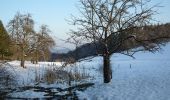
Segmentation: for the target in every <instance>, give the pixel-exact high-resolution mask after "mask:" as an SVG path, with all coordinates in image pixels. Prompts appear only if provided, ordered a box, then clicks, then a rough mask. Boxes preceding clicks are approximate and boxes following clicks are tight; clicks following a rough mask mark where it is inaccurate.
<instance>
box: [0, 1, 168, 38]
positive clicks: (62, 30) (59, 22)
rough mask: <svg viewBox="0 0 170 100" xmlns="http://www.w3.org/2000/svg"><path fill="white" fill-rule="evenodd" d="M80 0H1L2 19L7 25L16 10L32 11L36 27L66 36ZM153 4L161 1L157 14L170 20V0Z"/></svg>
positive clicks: (163, 19)
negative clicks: (46, 26)
mask: <svg viewBox="0 0 170 100" xmlns="http://www.w3.org/2000/svg"><path fill="white" fill-rule="evenodd" d="M78 1H79V0H0V20H2V21H3V23H4V25H5V26H6V25H7V23H8V22H9V20H11V19H12V18H13V17H14V15H15V14H16V12H18V11H19V12H20V13H23V14H25V13H31V14H32V17H33V19H34V21H35V26H36V29H37V27H39V26H40V25H41V24H46V25H48V26H49V28H50V29H51V31H52V32H53V35H54V36H55V37H58V38H63V39H64V38H65V37H66V35H65V34H66V33H67V32H68V31H69V29H70V28H71V26H70V25H68V22H67V21H66V19H69V18H70V15H71V14H73V15H77V14H78V10H77V7H76V4H78ZM152 2H153V4H156V3H159V2H160V3H161V5H162V6H164V7H161V8H159V9H157V10H158V12H159V13H160V14H159V15H157V16H156V18H157V20H159V21H160V22H161V23H165V22H170V0H152Z"/></svg>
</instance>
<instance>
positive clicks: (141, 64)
mask: <svg viewBox="0 0 170 100" xmlns="http://www.w3.org/2000/svg"><path fill="white" fill-rule="evenodd" d="M169 48H170V45H167V46H166V47H165V48H164V52H161V53H156V54H151V53H141V52H140V53H138V54H136V57H137V59H132V58H129V57H126V56H123V55H119V54H115V55H113V56H112V58H111V65H112V70H113V73H112V75H113V79H112V82H110V83H109V84H104V83H102V81H103V80H102V78H101V77H102V75H101V76H99V75H98V74H96V73H97V71H95V70H93V71H91V72H92V73H95V74H96V78H95V80H93V81H94V82H95V86H93V87H90V88H88V89H87V90H85V91H83V92H80V91H77V93H78V94H79V99H87V100H170V85H169V84H170V77H169V76H170V62H169V50H170V49H169ZM97 59H98V61H97V62H96V58H95V59H94V60H93V62H95V63H98V62H100V64H101V62H102V58H101V57H98V58H97Z"/></svg>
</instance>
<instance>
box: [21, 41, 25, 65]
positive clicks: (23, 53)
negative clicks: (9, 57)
mask: <svg viewBox="0 0 170 100" xmlns="http://www.w3.org/2000/svg"><path fill="white" fill-rule="evenodd" d="M24 65H25V52H24V46H23V44H22V55H21V67H23V68H25V66H24Z"/></svg>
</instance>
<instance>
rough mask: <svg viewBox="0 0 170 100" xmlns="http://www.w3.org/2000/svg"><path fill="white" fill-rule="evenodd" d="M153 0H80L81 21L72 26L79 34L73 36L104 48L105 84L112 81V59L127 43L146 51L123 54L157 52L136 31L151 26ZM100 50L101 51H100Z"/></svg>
mask: <svg viewBox="0 0 170 100" xmlns="http://www.w3.org/2000/svg"><path fill="white" fill-rule="evenodd" d="M150 1H151V0H80V7H79V11H80V13H81V16H80V17H75V16H73V17H72V20H71V22H72V24H73V25H77V27H78V28H77V30H75V31H77V32H73V33H72V35H75V36H76V37H84V38H86V39H87V40H88V41H90V42H94V43H100V44H101V45H102V48H100V49H102V56H103V77H104V83H109V82H110V81H111V78H112V71H111V66H110V56H111V55H112V54H113V53H115V51H117V50H118V49H119V48H120V47H121V46H122V45H123V44H124V43H126V42H130V41H132V43H133V41H136V42H138V43H140V45H141V46H143V47H144V48H142V49H136V50H130V49H131V48H129V49H126V51H125V52H120V53H122V54H125V55H128V56H131V57H132V55H133V54H134V53H135V52H137V51H141V50H149V51H154V50H157V46H155V45H154V46H153V45H152V46H151V45H150V44H148V42H146V41H152V40H147V39H145V38H144V37H143V38H140V36H138V35H140V34H137V33H138V32H139V33H142V32H140V31H138V30H137V29H138V28H140V29H142V27H144V26H146V25H149V24H151V22H152V21H153V19H152V16H153V15H154V14H156V11H154V8H155V7H157V5H154V6H152V7H151V6H150V7H148V4H149V3H150ZM97 49H99V48H97Z"/></svg>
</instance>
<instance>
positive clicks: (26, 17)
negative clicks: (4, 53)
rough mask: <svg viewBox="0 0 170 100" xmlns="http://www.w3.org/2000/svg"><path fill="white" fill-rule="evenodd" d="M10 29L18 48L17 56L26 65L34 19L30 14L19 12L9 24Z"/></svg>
mask: <svg viewBox="0 0 170 100" xmlns="http://www.w3.org/2000/svg"><path fill="white" fill-rule="evenodd" d="M8 31H9V33H10V34H11V38H12V41H13V44H14V45H15V46H16V48H17V51H16V53H17V58H20V60H21V66H22V67H25V66H24V62H25V57H26V56H27V52H28V51H29V47H30V46H29V42H30V38H31V37H32V36H33V34H34V21H33V19H32V17H31V15H30V14H20V13H17V14H16V15H15V17H14V18H13V19H12V20H11V21H10V22H9V24H8Z"/></svg>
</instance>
